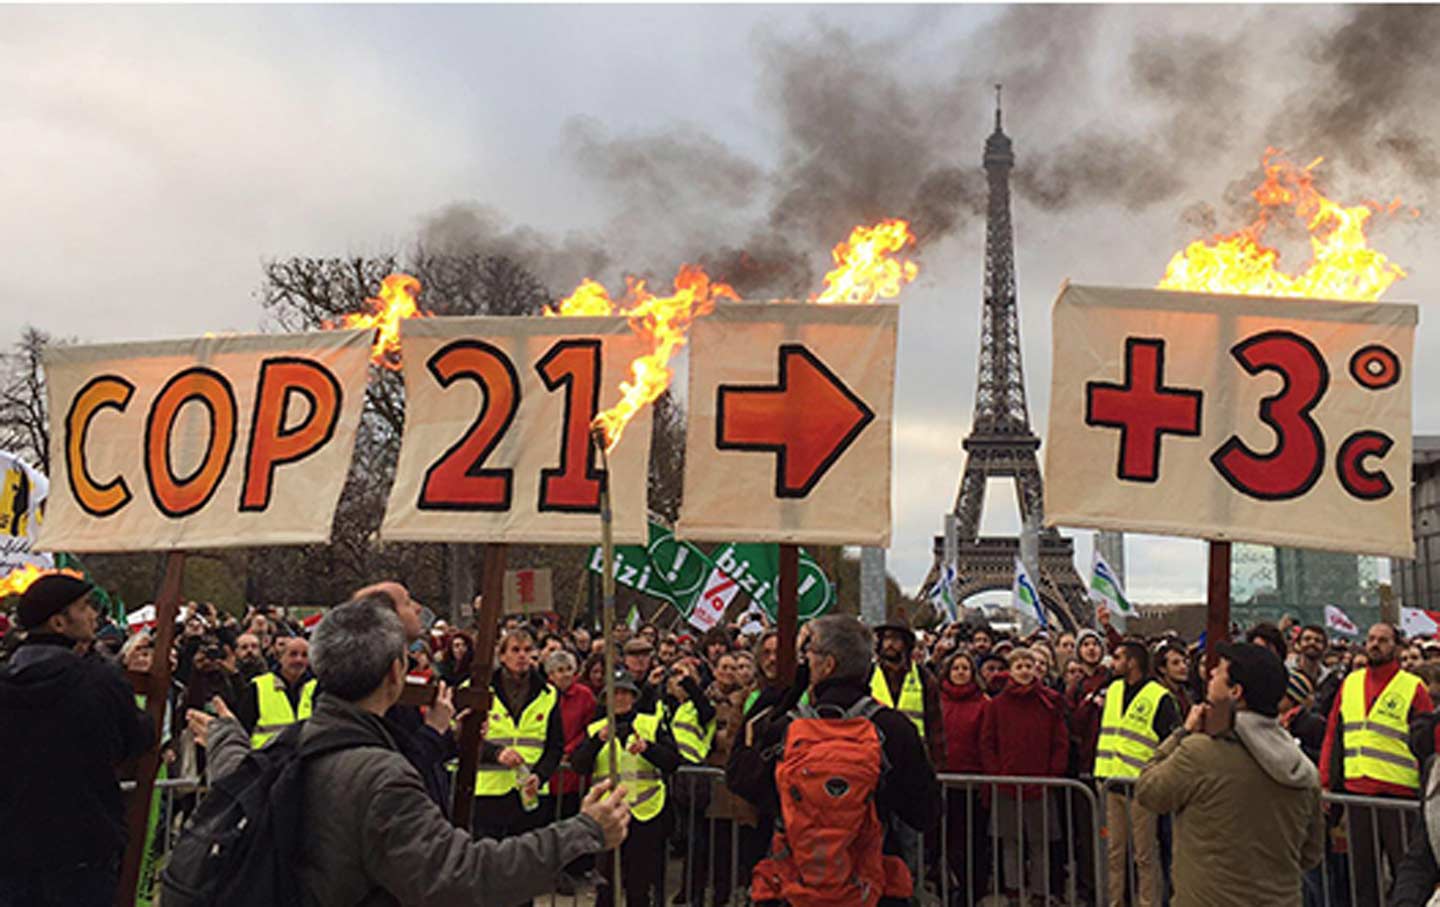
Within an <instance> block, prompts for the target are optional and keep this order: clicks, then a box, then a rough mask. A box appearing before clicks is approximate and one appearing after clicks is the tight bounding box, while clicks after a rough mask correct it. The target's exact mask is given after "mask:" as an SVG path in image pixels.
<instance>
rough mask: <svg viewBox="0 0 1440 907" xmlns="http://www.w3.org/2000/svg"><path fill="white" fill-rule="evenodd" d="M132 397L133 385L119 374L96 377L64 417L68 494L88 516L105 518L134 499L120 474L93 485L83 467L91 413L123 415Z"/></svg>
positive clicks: (83, 389)
mask: <svg viewBox="0 0 1440 907" xmlns="http://www.w3.org/2000/svg"><path fill="white" fill-rule="evenodd" d="M134 394H135V385H133V384H131V383H130V382H129V381H126V380H125V379H124V378H122V377H120V376H119V375H100V376H98V377H95V378H92V379H90V381H89V382H87V383H86V385H85V386H84V387H82V388H81V389H80V391H79V393H77V394H76V395H75V397H74V399H72V400H71V401H70V411H69V412H67V413H66V414H65V476H66V478H68V479H69V480H70V494H71V495H72V496H73V497H74V498H75V503H77V504H79V505H80V509H81V510H84V511H85V512H86V513H88V514H90V515H91V516H94V517H105V516H109V515H110V514H112V513H115V512H116V511H118V510H120V508H122V507H124V506H125V505H126V504H129V503H130V499H131V498H132V497H134V496H133V495H132V494H131V493H130V486H129V485H128V484H127V483H126V481H125V477H124V476H123V475H117V476H116V477H115V478H113V479H111V480H110V481H109V482H97V481H95V479H94V478H93V477H92V476H91V475H90V470H89V468H88V467H87V466H86V465H85V439H86V437H87V436H88V434H89V432H90V423H91V421H93V420H94V418H95V414H96V413H98V412H99V411H100V410H102V409H114V410H117V411H119V412H122V413H123V412H124V411H125V407H127V406H129V405H130V398H131V397H132V396H134Z"/></svg>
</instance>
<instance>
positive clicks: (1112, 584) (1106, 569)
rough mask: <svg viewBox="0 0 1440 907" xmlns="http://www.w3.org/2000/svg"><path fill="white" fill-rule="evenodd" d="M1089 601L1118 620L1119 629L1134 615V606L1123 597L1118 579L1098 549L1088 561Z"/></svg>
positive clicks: (1123, 593)
mask: <svg viewBox="0 0 1440 907" xmlns="http://www.w3.org/2000/svg"><path fill="white" fill-rule="evenodd" d="M1090 600H1091V601H1093V602H1095V604H1096V606H1097V607H1103V608H1104V609H1105V610H1107V611H1109V612H1110V616H1111V617H1118V618H1120V626H1121V628H1123V627H1124V626H1125V620H1126V619H1127V618H1129V617H1132V616H1134V614H1135V606H1134V605H1132V604H1130V600H1129V599H1128V598H1126V597H1125V589H1124V587H1123V586H1121V585H1120V577H1119V576H1116V575H1115V571H1114V570H1113V569H1112V568H1111V567H1110V564H1109V563H1107V562H1106V560H1105V557H1104V556H1103V555H1102V554H1101V553H1100V549H1099V548H1096V549H1095V556H1094V557H1093V558H1092V559H1091V561H1090Z"/></svg>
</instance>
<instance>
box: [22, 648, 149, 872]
mask: <svg viewBox="0 0 1440 907" xmlns="http://www.w3.org/2000/svg"><path fill="white" fill-rule="evenodd" d="M154 739H155V731H154V728H153V727H152V726H151V723H150V719H149V717H148V716H146V714H145V713H144V712H142V711H141V710H140V709H139V708H138V707H137V706H136V705H135V694H134V692H133V690H132V688H131V686H130V682H129V680H127V679H126V677H125V675H124V674H123V673H121V671H120V669H119V668H118V667H117V666H116V665H115V664H113V663H111V662H109V661H106V660H105V659H103V658H100V657H98V656H84V657H82V656H80V655H76V654H75V652H74V650H73V649H72V648H71V643H70V641H69V640H66V639H64V638H63V637H50V636H45V637H32V638H31V639H30V640H28V641H27V642H26V643H25V644H24V645H23V646H21V647H20V649H19V650H18V651H17V652H16V653H15V655H14V656H13V657H12V658H11V659H10V660H9V662H7V663H6V664H5V665H4V667H3V668H0V778H3V779H4V783H3V784H0V876H29V875H35V874H40V873H50V872H57V871H61V870H64V869H66V868H70V867H74V866H77V865H81V864H89V865H95V864H100V865H104V864H109V863H112V862H113V861H115V860H117V859H118V858H119V856H120V854H121V853H123V852H124V850H125V803H124V800H123V799H122V797H121V794H120V785H119V783H118V782H117V781H116V777H115V771H116V768H117V767H118V766H119V765H120V764H121V763H123V762H126V761H128V760H130V759H134V758H135V757H137V756H139V755H140V754H141V753H144V752H145V751H146V750H148V749H149V748H150V746H151V745H152V744H153V743H154Z"/></svg>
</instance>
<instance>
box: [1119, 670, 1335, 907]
mask: <svg viewBox="0 0 1440 907" xmlns="http://www.w3.org/2000/svg"><path fill="white" fill-rule="evenodd" d="M1219 648H1220V660H1219V661H1218V662H1216V664H1215V668H1214V670H1212V671H1211V672H1210V684H1209V687H1208V688H1207V690H1206V702H1205V703H1204V704H1201V705H1197V706H1195V707H1194V708H1192V709H1191V710H1190V715H1189V717H1188V718H1187V719H1186V721H1185V726H1184V727H1181V728H1176V729H1175V731H1174V733H1172V734H1171V735H1170V736H1169V738H1167V739H1166V740H1165V742H1164V743H1162V744H1161V745H1160V748H1159V749H1158V750H1157V751H1156V752H1155V758H1154V760H1152V761H1151V763H1150V764H1149V765H1148V766H1146V767H1145V769H1144V770H1143V771H1142V772H1141V773H1140V780H1139V781H1138V782H1137V783H1136V788H1135V796H1136V799H1138V800H1139V801H1140V803H1141V804H1142V805H1143V806H1144V807H1145V808H1146V809H1149V810H1153V811H1154V812H1156V813H1162V814H1163V813H1174V814H1175V815H1176V818H1177V821H1176V824H1175V894H1174V897H1173V899H1172V900H1171V903H1172V904H1173V905H1174V907H1231V905H1234V904H1247V905H1249V907H1282V905H1283V907H1299V905H1300V903H1301V896H1300V876H1301V873H1302V872H1303V871H1304V870H1306V869H1309V868H1310V867H1312V866H1315V865H1317V864H1318V863H1319V862H1320V858H1321V857H1322V856H1323V854H1324V841H1325V820H1324V818H1323V815H1322V813H1321V805H1320V777H1319V773H1318V772H1317V771H1316V769H1315V766H1314V764H1313V763H1312V762H1311V761H1310V760H1309V759H1307V758H1306V757H1305V754H1304V753H1303V752H1302V751H1301V750H1300V746H1299V744H1298V743H1297V742H1296V740H1295V738H1293V737H1291V736H1290V734H1289V733H1288V732H1286V731H1285V729H1284V728H1282V727H1280V724H1279V721H1278V720H1277V718H1276V715H1277V710H1278V707H1279V704H1280V697H1281V696H1282V695H1284V693H1285V686H1286V679H1287V678H1286V674H1285V666H1284V665H1283V664H1282V663H1281V661H1280V659H1279V658H1278V657H1277V656H1276V655H1275V653H1274V652H1272V651H1270V650H1269V649H1267V648H1265V647H1263V646H1257V645H1254V644H1252V643H1233V644H1229V643H1227V644H1222V645H1221V646H1220V647H1219ZM1232 715H1233V720H1232V718H1231V716H1232Z"/></svg>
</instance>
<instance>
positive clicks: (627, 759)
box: [585, 712, 665, 822]
mask: <svg viewBox="0 0 1440 907" xmlns="http://www.w3.org/2000/svg"><path fill="white" fill-rule="evenodd" d="M604 726H605V719H604V718H601V719H600V720H599V721H593V722H591V723H590V726H589V727H587V728H586V729H585V733H586V734H588V735H589V736H591V737H594V736H595V735H596V734H598V733H600V729H601V728H602V727H604ZM659 727H660V719H659V718H658V717H656V716H655V715H654V714H652V713H649V712H641V713H640V714H638V715H636V716H635V726H634V730H633V731H632V732H631V733H630V736H629V737H627V738H625V739H624V740H622V741H620V742H619V743H617V744H616V746H615V755H616V761H617V762H619V765H618V766H617V768H618V770H619V773H620V783H621V784H623V785H624V786H625V791H626V793H625V802H627V803H629V804H630V814H631V815H632V816H634V817H635V818H636V819H639V820H640V821H641V822H648V821H650V820H651V819H653V818H655V817H656V816H658V815H660V810H662V809H664V808H665V778H664V776H663V775H662V774H661V772H660V769H658V768H656V767H655V766H654V764H652V763H651V762H650V760H649V759H646V758H645V757H644V756H636V755H635V754H634V753H631V752H630V750H629V749H627V748H626V747H627V746H628V745H629V743H630V741H631V740H633V739H634V738H635V735H636V734H639V735H640V738H641V739H642V740H644V741H645V742H646V743H654V742H655V734H656V731H657V730H658V729H659ZM591 775H592V776H593V777H594V778H595V780H597V781H601V780H604V779H605V778H608V777H609V776H610V744H608V743H602V744H600V754H599V755H598V756H596V757H595V768H594V769H592V770H591Z"/></svg>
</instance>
